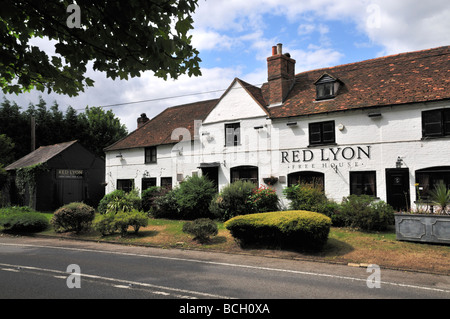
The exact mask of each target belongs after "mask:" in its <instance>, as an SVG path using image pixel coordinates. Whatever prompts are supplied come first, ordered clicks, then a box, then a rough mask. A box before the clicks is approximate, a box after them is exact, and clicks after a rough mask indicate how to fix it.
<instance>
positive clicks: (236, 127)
mask: <svg viewBox="0 0 450 319" xmlns="http://www.w3.org/2000/svg"><path fill="white" fill-rule="evenodd" d="M240 144H241V124H240V123H233V124H225V146H236V145H240Z"/></svg>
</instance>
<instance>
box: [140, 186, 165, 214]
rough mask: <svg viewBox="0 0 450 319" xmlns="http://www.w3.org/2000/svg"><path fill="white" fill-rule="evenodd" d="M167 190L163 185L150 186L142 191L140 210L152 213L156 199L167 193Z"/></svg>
mask: <svg viewBox="0 0 450 319" xmlns="http://www.w3.org/2000/svg"><path fill="white" fill-rule="evenodd" d="M167 192H168V190H167V188H165V187H159V186H151V187H149V188H147V189H146V190H144V191H142V194H141V200H142V210H143V211H144V212H147V213H152V212H153V211H155V210H156V206H157V205H156V202H155V201H156V199H157V198H159V197H161V196H164V195H165V194H167Z"/></svg>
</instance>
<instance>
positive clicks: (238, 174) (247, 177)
mask: <svg viewBox="0 0 450 319" xmlns="http://www.w3.org/2000/svg"><path fill="white" fill-rule="evenodd" d="M239 180H241V181H250V182H252V183H255V184H258V167H256V166H237V167H233V168H231V182H232V183H233V182H236V181H239Z"/></svg>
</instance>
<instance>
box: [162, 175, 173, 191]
mask: <svg viewBox="0 0 450 319" xmlns="http://www.w3.org/2000/svg"><path fill="white" fill-rule="evenodd" d="M161 187H162V188H167V189H172V177H161Z"/></svg>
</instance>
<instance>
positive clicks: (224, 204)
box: [209, 181, 256, 220]
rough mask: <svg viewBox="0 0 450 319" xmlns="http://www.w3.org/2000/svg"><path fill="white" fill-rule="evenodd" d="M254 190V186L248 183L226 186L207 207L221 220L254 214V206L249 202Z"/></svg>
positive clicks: (241, 182)
mask: <svg viewBox="0 0 450 319" xmlns="http://www.w3.org/2000/svg"><path fill="white" fill-rule="evenodd" d="M254 189H256V186H255V184H253V183H252V182H248V181H236V182H234V183H231V184H228V185H227V186H225V187H224V188H223V189H222V190H221V191H220V193H218V194H216V196H214V198H213V200H212V201H211V204H210V206H209V208H210V210H211V213H212V214H213V216H214V217H216V218H219V219H221V220H228V219H230V218H232V217H235V216H238V215H246V214H252V213H256V210H255V206H254V205H252V204H251V203H250V201H249V198H250V196H251V195H252V191H253V190H254Z"/></svg>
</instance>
